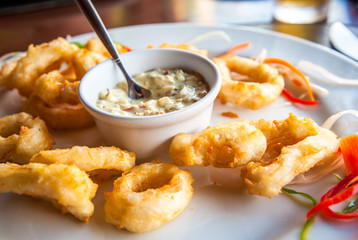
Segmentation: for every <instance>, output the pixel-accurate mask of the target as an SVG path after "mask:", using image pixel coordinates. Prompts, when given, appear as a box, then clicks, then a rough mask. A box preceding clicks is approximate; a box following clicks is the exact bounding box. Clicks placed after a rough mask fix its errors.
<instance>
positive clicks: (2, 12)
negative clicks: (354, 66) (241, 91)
mask: <svg viewBox="0 0 358 240" xmlns="http://www.w3.org/2000/svg"><path fill="white" fill-rule="evenodd" d="M93 3H94V5H95V6H96V8H97V10H98V12H99V14H100V15H101V17H102V19H103V21H104V23H105V25H106V27H107V28H114V27H121V26H128V25H136V24H148V23H161V22H194V23H205V24H233V25H248V26H255V27H260V28H266V29H270V30H274V31H278V32H283V33H288V34H292V35H295V36H298V37H301V38H305V39H308V40H311V41H315V42H318V43H321V44H323V45H326V46H330V45H329V40H328V36H327V31H328V27H329V25H330V24H331V23H333V22H335V21H341V22H343V23H344V24H346V25H347V26H348V27H349V28H350V29H351V30H352V31H353V32H355V33H356V34H358V1H357V0H331V4H330V6H329V12H328V17H327V20H326V21H324V22H319V23H315V24H284V23H280V22H277V21H275V20H274V18H273V6H274V3H273V0H246V1H245V0H93ZM90 31H92V29H91V27H90V26H89V24H88V23H87V20H86V19H85V18H84V17H83V16H82V14H81V13H80V11H79V9H78V8H77V6H76V4H75V2H74V1H73V0H33V1H28V0H11V1H1V3H0V39H1V40H0V41H1V44H0V55H2V54H4V53H7V52H10V51H23V50H26V49H27V46H28V45H29V44H31V43H34V44H38V43H42V42H46V41H50V40H52V39H54V38H56V37H58V36H62V37H65V36H66V35H72V36H73V35H77V34H81V33H85V32H90Z"/></svg>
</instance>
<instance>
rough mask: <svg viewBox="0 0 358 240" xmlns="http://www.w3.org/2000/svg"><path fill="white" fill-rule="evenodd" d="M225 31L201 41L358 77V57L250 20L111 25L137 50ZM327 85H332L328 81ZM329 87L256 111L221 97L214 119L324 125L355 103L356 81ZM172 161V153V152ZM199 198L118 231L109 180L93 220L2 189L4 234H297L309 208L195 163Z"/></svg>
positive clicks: (16, 106)
mask: <svg viewBox="0 0 358 240" xmlns="http://www.w3.org/2000/svg"><path fill="white" fill-rule="evenodd" d="M218 30H219V31H224V32H225V33H226V34H227V35H228V36H230V38H231V39H232V41H231V42H226V41H225V40H224V39H223V38H220V37H217V38H210V39H207V40H205V41H202V42H198V43H197V44H196V46H197V47H199V48H205V49H208V50H209V53H210V56H211V57H213V56H216V55H217V54H221V53H223V52H225V51H226V50H227V49H229V48H230V47H231V46H233V45H235V44H238V43H242V42H246V41H250V42H251V43H252V46H251V47H250V48H249V49H245V50H241V51H239V52H237V54H240V55H242V56H256V55H257V54H259V53H260V51H261V50H262V49H263V48H265V49H267V52H268V56H272V57H279V58H283V59H286V60H288V61H290V62H291V63H293V64H297V63H298V61H299V60H308V61H311V62H313V63H316V64H318V65H320V66H322V67H324V68H326V69H328V70H330V71H331V72H332V73H334V74H337V75H339V76H341V77H347V78H354V77H355V78H356V77H357V76H358V64H357V63H355V62H353V61H351V60H350V59H348V58H347V57H345V56H343V55H341V54H339V53H337V52H335V51H333V50H331V49H328V48H326V47H322V46H320V45H318V44H314V43H311V42H308V41H304V40H301V39H298V38H294V37H291V36H287V35H283V34H278V33H274V32H270V31H266V30H262V29H257V28H250V27H232V26H231V27H230V26H204V25H193V24H187V23H185V24H156V25H140V26H132V27H123V28H118V29H112V30H111V31H110V34H111V36H112V37H113V39H114V40H115V41H118V42H121V43H123V44H125V45H128V46H129V47H131V48H132V49H140V48H146V47H147V45H149V44H154V45H155V46H159V45H160V44H161V43H163V42H169V43H184V42H187V41H188V40H191V39H192V38H194V37H196V36H198V35H200V34H203V33H207V32H211V31H218ZM91 35H92V34H85V35H81V36H77V37H74V38H73V39H72V40H73V41H78V42H86V40H87V39H88V38H89V37H90V36H91ZM325 87H326V86H325ZM326 88H327V89H328V90H329V91H330V94H329V95H328V96H326V97H323V98H320V99H319V100H320V104H319V105H317V106H313V107H312V106H310V107H307V106H306V107H304V106H293V105H290V104H287V101H286V100H285V99H284V98H282V97H281V98H279V99H278V100H277V101H276V102H275V103H273V104H271V105H269V106H267V107H265V108H263V109H260V110H256V111H252V110H248V109H244V108H240V107H234V106H230V105H222V104H220V103H219V102H216V103H215V107H214V112H213V117H212V125H215V124H217V123H218V122H227V121H231V120H232V119H230V118H225V117H222V116H221V113H222V112H225V111H232V112H235V113H237V114H238V115H239V119H259V118H266V119H282V118H286V117H287V116H288V113H290V112H293V113H294V114H296V115H297V116H302V117H303V116H308V117H311V118H313V119H314V120H315V121H316V122H317V123H318V124H322V123H323V122H324V120H325V119H326V118H327V117H328V116H330V115H332V114H334V113H336V112H338V111H341V110H345V109H356V110H358V108H357V102H358V94H357V93H358V91H357V88H344V87H341V88H340V87H338V88H337V87H335V88H332V87H326ZM21 104H22V99H21V98H20V97H19V96H18V94H17V92H16V91H10V92H1V93H0V116H4V115H7V114H11V113H16V112H18V111H20V109H21ZM357 128H358V121H356V119H353V118H350V117H345V118H344V119H342V120H340V121H339V122H338V123H337V124H336V125H335V128H334V131H335V132H336V133H337V134H338V135H339V136H343V135H348V134H352V133H354V132H355V131H357ZM52 133H53V134H54V136H55V139H56V147H60V148H61V147H70V146H73V145H88V146H98V145H101V144H102V140H101V138H100V137H99V135H98V132H97V130H96V128H90V129H85V130H79V131H74V132H52ZM166 160H168V161H169V159H166ZM190 169H191V170H192V172H193V175H194V178H195V183H194V197H193V199H192V201H191V203H190V205H189V206H188V207H187V208H186V209H185V211H184V212H183V213H182V214H181V215H180V216H179V217H178V218H176V219H175V220H173V221H171V222H169V223H167V224H165V225H164V226H163V227H161V228H159V229H157V230H155V231H152V232H148V233H144V234H133V233H129V232H127V231H125V230H118V229H116V228H115V227H114V226H113V225H111V224H108V223H106V222H105V220H104V211H103V204H104V197H103V193H104V191H109V190H110V189H111V184H112V183H111V182H107V183H104V184H101V185H100V187H99V190H98V192H97V195H96V197H95V198H94V203H95V213H94V215H93V216H92V217H91V218H90V221H89V223H88V224H87V225H86V224H83V223H81V222H80V221H78V220H77V219H76V218H74V217H73V216H72V215H70V214H65V215H60V214H58V213H57V212H56V211H55V210H54V208H53V207H52V206H51V204H49V203H47V202H45V201H43V200H38V199H33V198H31V197H27V196H18V195H15V194H11V193H8V194H0V239H28V240H30V239H86V240H89V239H123V238H126V239H206V240H208V239H220V238H223V239H298V235H299V231H300V228H301V227H302V225H303V223H304V221H305V214H306V212H307V211H308V209H309V208H308V207H307V206H305V205H302V204H300V203H298V202H295V201H293V200H292V199H291V198H289V197H287V196H285V195H281V196H278V197H273V198H271V199H268V198H264V197H258V196H250V195H249V194H248V193H247V191H246V190H245V189H244V188H230V187H219V186H215V185H213V184H212V183H211V181H210V176H209V174H208V169H207V168H200V167H193V168H190ZM334 182H335V179H334V177H333V176H328V177H326V178H325V179H323V180H321V181H319V182H317V183H314V184H310V185H309V186H295V187H294V188H296V189H298V190H302V191H305V192H307V193H311V194H312V195H313V196H315V197H316V198H317V199H318V198H319V197H320V196H321V195H322V194H323V193H324V192H326V191H327V190H328V188H329V187H331V186H332V184H333V183H334ZM356 224H357V222H353V223H352V222H350V223H349V222H347V223H338V222H333V221H327V220H322V218H317V219H316V221H315V223H314V225H313V228H312V230H311V232H310V235H309V236H310V239H323V238H324V239H334V240H336V239H353V238H354V236H356V230H355V229H356Z"/></svg>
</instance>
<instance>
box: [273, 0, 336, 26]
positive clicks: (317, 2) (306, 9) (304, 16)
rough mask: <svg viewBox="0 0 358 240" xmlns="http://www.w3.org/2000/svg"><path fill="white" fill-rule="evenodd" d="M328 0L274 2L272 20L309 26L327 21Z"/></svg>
mask: <svg viewBox="0 0 358 240" xmlns="http://www.w3.org/2000/svg"><path fill="white" fill-rule="evenodd" d="M329 2H330V0H275V7H274V18H275V20H277V21H279V22H284V23H292V24H311V23H316V22H322V21H325V20H326V19H327V14H328V8H329Z"/></svg>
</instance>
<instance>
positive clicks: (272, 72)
mask: <svg viewBox="0 0 358 240" xmlns="http://www.w3.org/2000/svg"><path fill="white" fill-rule="evenodd" d="M213 61H214V62H215V63H216V65H217V66H218V67H219V70H220V73H221V76H222V85H221V90H220V92H219V95H218V98H219V99H220V100H221V102H222V103H226V102H230V103H232V104H234V105H238V106H243V107H249V108H251V109H258V108H260V107H263V106H265V105H267V104H270V103H272V102H274V101H275V100H276V99H277V98H278V97H279V96H280V94H281V92H282V89H283V87H284V80H283V78H282V76H281V75H280V74H279V73H278V71H277V70H276V69H275V68H273V67H271V66H269V65H267V64H262V63H258V62H256V61H254V60H251V59H249V58H243V57H238V56H227V57H223V58H214V59H213ZM231 72H235V73H238V74H241V75H245V76H247V77H249V79H250V81H234V80H233V79H232V76H231Z"/></svg>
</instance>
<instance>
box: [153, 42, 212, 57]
mask: <svg viewBox="0 0 358 240" xmlns="http://www.w3.org/2000/svg"><path fill="white" fill-rule="evenodd" d="M148 48H155V47H154V46H153V45H149V46H148ZM159 48H177V49H182V50H187V51H191V52H195V53H198V54H200V55H202V56H204V57H208V51H207V50H206V49H198V48H197V47H195V46H194V45H192V44H188V43H183V44H170V43H163V44H162V45H160V46H159Z"/></svg>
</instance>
